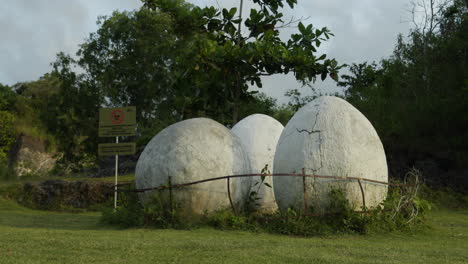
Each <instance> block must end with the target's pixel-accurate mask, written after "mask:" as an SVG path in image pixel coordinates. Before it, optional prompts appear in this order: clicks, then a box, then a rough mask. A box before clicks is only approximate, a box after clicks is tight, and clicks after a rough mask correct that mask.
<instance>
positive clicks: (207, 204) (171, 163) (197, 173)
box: [135, 118, 251, 214]
mask: <svg viewBox="0 0 468 264" xmlns="http://www.w3.org/2000/svg"><path fill="white" fill-rule="evenodd" d="M249 172H250V164H249V160H248V157H247V155H246V153H245V151H244V149H243V147H242V144H241V142H240V140H239V138H238V137H237V136H235V135H234V134H232V133H231V131H230V130H229V129H227V128H225V127H224V126H223V125H221V124H219V123H218V122H216V121H214V120H211V119H207V118H194V119H188V120H184V121H181V122H178V123H175V124H173V125H171V126H169V127H167V128H165V129H164V130H162V131H161V132H160V133H158V134H157V135H156V136H155V137H154V138H153V139H151V141H150V142H149V143H148V145H147V146H146V147H145V149H144V150H143V152H142V153H141V155H140V158H139V160H138V163H137V165H136V172H135V174H136V187H137V188H138V189H143V188H153V187H158V186H162V185H165V184H167V183H168V180H169V177H170V178H171V179H170V181H171V184H172V185H174V184H183V183H189V182H194V181H199V180H204V179H209V178H215V177H220V176H226V175H233V174H245V173H249ZM250 181H251V179H250V178H233V179H231V180H230V193H231V199H232V201H233V205H234V206H235V207H236V208H238V209H241V208H242V206H243V204H244V203H245V200H246V199H247V195H248V190H249V187H250ZM157 192H158V191H149V192H144V193H143V194H142V195H140V199H141V200H142V201H143V203H147V202H148V201H149V199H150V197H151V196H152V195H155V193H157ZM159 192H161V191H159ZM162 192H166V195H165V197H166V198H165V199H162V200H164V201H165V202H166V203H167V200H168V199H167V191H162ZM172 201H173V203H175V204H177V206H179V207H181V210H182V211H183V213H188V214H204V213H210V212H213V211H216V210H219V209H223V208H228V207H229V206H230V202H229V196H228V191H227V181H226V180H216V181H209V182H204V183H200V184H196V185H191V186H185V187H181V188H174V189H173V190H172Z"/></svg>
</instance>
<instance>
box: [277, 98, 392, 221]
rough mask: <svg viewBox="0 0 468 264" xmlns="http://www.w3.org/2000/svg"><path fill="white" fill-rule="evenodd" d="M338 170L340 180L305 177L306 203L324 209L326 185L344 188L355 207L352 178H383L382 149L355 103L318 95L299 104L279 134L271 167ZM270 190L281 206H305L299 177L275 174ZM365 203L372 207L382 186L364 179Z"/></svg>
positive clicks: (356, 192)
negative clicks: (272, 187)
mask: <svg viewBox="0 0 468 264" xmlns="http://www.w3.org/2000/svg"><path fill="white" fill-rule="evenodd" d="M302 168H304V169H305V172H306V174H316V175H324V176H339V177H343V180H330V179H321V178H307V179H306V190H307V206H313V207H314V209H315V210H317V211H318V212H323V211H324V210H325V208H326V206H327V205H328V204H329V202H330V201H329V192H330V189H331V188H340V189H343V190H344V191H345V192H346V195H347V198H348V200H349V201H350V202H351V204H352V205H353V206H354V207H355V208H356V209H358V208H360V207H361V206H362V197H361V191H360V188H359V185H358V183H357V182H356V181H353V180H346V177H360V178H367V179H373V180H378V181H383V182H387V181H388V169H387V162H386V158H385V152H384V149H383V146H382V143H381V141H380V139H379V136H378V135H377V132H376V131H375V129H374V128H373V126H372V125H371V123H370V122H369V121H368V120H367V118H366V117H365V116H364V115H362V114H361V113H360V112H359V111H358V110H357V109H356V108H354V107H353V106H352V105H350V104H349V103H348V102H346V101H345V100H343V99H340V98H337V97H331V96H323V97H319V98H317V99H315V100H313V101H312V102H310V103H308V104H307V105H305V106H304V107H303V108H301V109H300V110H299V111H298V112H297V113H296V114H295V115H294V116H293V117H292V119H291V120H290V121H289V122H288V124H287V125H286V127H285V128H284V130H283V133H282V134H281V137H280V139H279V141H278V145H277V148H276V154H275V159H274V173H301V171H302ZM273 182H274V191H275V196H276V201H277V203H278V206H279V208H280V209H281V210H286V209H287V208H288V207H293V208H295V209H298V210H302V208H303V207H304V204H303V203H304V202H303V200H304V196H303V193H304V192H303V182H302V178H301V177H275V178H274V180H273ZM363 188H364V192H365V201H366V206H367V207H375V206H377V205H378V204H379V203H380V202H382V200H383V199H384V198H385V197H386V193H387V186H386V185H383V184H374V183H368V182H363Z"/></svg>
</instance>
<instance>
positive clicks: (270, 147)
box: [231, 114, 284, 213]
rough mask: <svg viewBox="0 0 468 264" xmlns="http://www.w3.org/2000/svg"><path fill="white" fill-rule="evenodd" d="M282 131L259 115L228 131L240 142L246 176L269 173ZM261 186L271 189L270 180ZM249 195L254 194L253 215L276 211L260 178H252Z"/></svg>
mask: <svg viewBox="0 0 468 264" xmlns="http://www.w3.org/2000/svg"><path fill="white" fill-rule="evenodd" d="M283 128H284V127H283V125H282V124H281V123H280V122H278V121H277V120H276V119H274V118H272V117H270V116H267V115H263V114H254V115H250V116H248V117H246V118H244V119H242V120H241V121H239V122H238V123H237V124H236V125H235V126H234V127H233V128H232V130H231V131H232V132H233V133H234V134H236V135H237V136H238V137H239V138H240V140H241V142H242V144H243V146H244V149H245V151H246V152H247V155H248V158H249V160H250V166H251V171H250V173H261V172H262V169H263V168H265V165H268V167H267V169H268V170H270V171H272V168H273V159H274V157H275V151H276V144H277V143H278V139H279V137H280V135H281V132H282V131H283ZM264 183H267V184H269V185H270V186H272V187H273V179H272V177H266V178H265V181H264ZM250 191H254V192H257V193H258V195H257V198H259V200H258V201H257V206H255V209H256V210H257V211H260V212H264V213H272V212H274V211H276V210H277V209H278V206H277V205H276V200H275V195H274V192H273V189H272V188H270V187H268V186H266V185H265V184H262V181H261V177H252V184H251V187H250Z"/></svg>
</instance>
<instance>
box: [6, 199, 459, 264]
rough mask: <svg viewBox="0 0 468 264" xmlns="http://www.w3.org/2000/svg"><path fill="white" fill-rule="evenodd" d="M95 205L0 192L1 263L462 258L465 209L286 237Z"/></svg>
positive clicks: (432, 260) (419, 260) (452, 260)
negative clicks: (377, 228)
mask: <svg viewBox="0 0 468 264" xmlns="http://www.w3.org/2000/svg"><path fill="white" fill-rule="evenodd" d="M99 217H100V214H99V213H80V214H73V213H56V212H45V211H36V210H30V209H26V208H23V207H21V206H19V205H17V204H16V203H14V202H12V201H9V200H5V199H2V198H0V263H139V264H141V263H261V264H263V263H468V210H466V209H465V210H457V211H449V210H439V211H435V212H433V213H431V218H432V221H431V222H432V223H431V226H432V228H428V229H425V230H423V231H420V232H417V233H416V232H414V233H391V234H379V235H342V236H330V237H312V238H302V237H289V236H281V235H271V234H265V233H251V232H240V231H220V230H215V229H211V228H200V229H194V230H188V231H186V230H182V231H181V230H156V229H127V230H119V229H115V228H111V227H107V226H103V225H100V224H99Z"/></svg>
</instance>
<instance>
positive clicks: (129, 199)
mask: <svg viewBox="0 0 468 264" xmlns="http://www.w3.org/2000/svg"><path fill="white" fill-rule="evenodd" d="M118 204H119V206H118V207H117V208H116V209H115V210H114V208H113V207H112V206H111V204H110V203H109V204H108V206H106V207H104V208H103V211H102V216H101V223H105V224H110V225H116V226H119V227H122V228H129V227H141V226H143V224H144V218H143V216H144V215H143V206H142V205H141V203H140V201H139V200H138V195H137V194H136V193H133V192H131V193H127V192H123V193H120V194H119V201H118Z"/></svg>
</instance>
